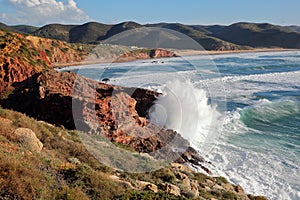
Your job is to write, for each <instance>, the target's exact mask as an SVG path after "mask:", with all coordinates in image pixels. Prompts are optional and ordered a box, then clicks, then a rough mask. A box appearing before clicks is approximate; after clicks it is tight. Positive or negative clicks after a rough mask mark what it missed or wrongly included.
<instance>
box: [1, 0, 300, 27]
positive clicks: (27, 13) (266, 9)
mask: <svg viewBox="0 0 300 200" xmlns="http://www.w3.org/2000/svg"><path fill="white" fill-rule="evenodd" d="M299 10H300V0H172V1H171V0H151V1H148V0H144V1H143V0H127V1H124V0H105V1H102V0H0V22H3V23H5V24H8V25H16V24H27V25H34V26H42V25H45V24H49V23H62V24H82V23H85V22H88V21H97V22H101V23H106V24H115V23H119V22H124V21H135V22H138V23H141V24H147V23H158V22H178V23H184V24H201V25H207V24H220V25H229V24H232V23H236V22H258V23H260V22H268V23H273V24H279V25H300V11H299Z"/></svg>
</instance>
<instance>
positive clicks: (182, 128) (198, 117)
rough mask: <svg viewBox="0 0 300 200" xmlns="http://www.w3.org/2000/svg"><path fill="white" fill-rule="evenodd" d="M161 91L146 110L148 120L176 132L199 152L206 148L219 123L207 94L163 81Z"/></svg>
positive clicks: (188, 84) (185, 85)
mask: <svg viewBox="0 0 300 200" xmlns="http://www.w3.org/2000/svg"><path fill="white" fill-rule="evenodd" d="M163 91H164V92H163V94H164V95H161V96H159V97H158V99H157V101H156V102H155V105H154V106H152V108H151V109H150V111H149V117H150V120H151V121H152V122H154V123H156V124H159V125H161V126H164V127H166V128H168V129H173V130H175V131H177V132H179V133H180V134H181V135H182V136H183V137H184V138H186V139H187V140H189V141H190V142H191V145H192V146H193V147H195V148H196V149H198V150H200V151H201V152H205V151H207V150H208V149H210V148H211V147H212V143H213V142H214V139H216V136H217V134H218V133H217V132H218V131H217V129H218V128H217V127H219V126H220V125H221V124H222V123H220V116H221V115H220V113H219V112H218V111H217V110H216V106H215V105H211V104H209V103H208V102H209V98H208V96H207V92H206V91H205V90H204V89H199V88H195V87H194V85H193V84H192V83H191V82H190V81H186V82H182V81H179V80H176V81H172V82H167V83H166V85H165V87H164V89H163Z"/></svg>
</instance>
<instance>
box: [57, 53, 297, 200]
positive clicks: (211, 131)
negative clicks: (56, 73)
mask: <svg viewBox="0 0 300 200" xmlns="http://www.w3.org/2000/svg"><path fill="white" fill-rule="evenodd" d="M152 61H153V60H138V61H134V62H128V63H114V64H99V65H89V66H88V65H87V66H74V67H68V68H64V69H63V70H72V71H75V72H76V73H78V74H81V75H83V76H86V77H89V78H92V79H95V80H98V81H101V80H103V79H104V78H108V79H109V81H108V83H111V84H116V85H123V86H130V87H142V88H148V89H152V90H155V91H159V92H162V93H163V94H164V95H163V96H161V97H159V99H158V100H157V102H156V104H155V105H154V106H153V107H152V108H151V109H150V111H149V118H150V120H151V121H153V122H154V123H158V124H160V125H163V126H165V127H167V128H171V129H174V130H176V131H178V132H180V133H181V134H182V135H183V136H184V137H185V138H186V139H188V140H189V141H190V142H191V144H192V145H193V146H194V147H195V148H197V149H198V150H199V151H200V152H201V154H202V155H204V157H205V158H206V159H207V160H209V161H211V162H212V163H213V166H214V167H213V168H212V169H211V170H212V171H213V172H214V174H215V175H222V176H225V177H226V178H227V179H228V180H230V181H231V182H232V183H234V184H240V185H241V186H242V187H243V188H244V189H245V191H246V192H247V193H252V194H255V195H265V196H267V197H268V198H270V199H292V200H296V199H300V51H283V52H256V53H237V54H223V55H212V56H210V55H197V56H185V57H178V58H164V59H158V60H156V61H157V62H152Z"/></svg>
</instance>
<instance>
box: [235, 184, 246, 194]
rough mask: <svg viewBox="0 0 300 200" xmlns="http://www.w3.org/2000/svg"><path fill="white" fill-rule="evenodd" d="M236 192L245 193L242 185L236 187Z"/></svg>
mask: <svg viewBox="0 0 300 200" xmlns="http://www.w3.org/2000/svg"><path fill="white" fill-rule="evenodd" d="M234 190H235V191H236V192H237V193H244V189H243V188H242V187H241V186H240V185H237V186H235V188H234Z"/></svg>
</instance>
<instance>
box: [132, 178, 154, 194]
mask: <svg viewBox="0 0 300 200" xmlns="http://www.w3.org/2000/svg"><path fill="white" fill-rule="evenodd" d="M136 184H137V189H138V190H145V191H153V192H155V193H157V192H158V187H157V185H155V184H153V183H150V182H146V181H138V180H137V181H136Z"/></svg>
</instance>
